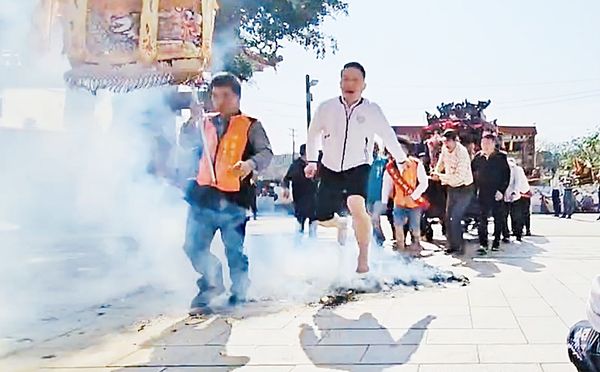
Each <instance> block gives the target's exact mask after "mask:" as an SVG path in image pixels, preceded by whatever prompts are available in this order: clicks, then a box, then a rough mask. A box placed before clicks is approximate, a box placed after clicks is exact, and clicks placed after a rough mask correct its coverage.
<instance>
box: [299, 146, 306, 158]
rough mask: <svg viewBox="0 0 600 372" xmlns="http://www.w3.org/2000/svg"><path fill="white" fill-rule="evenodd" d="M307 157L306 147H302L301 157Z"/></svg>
mask: <svg viewBox="0 0 600 372" xmlns="http://www.w3.org/2000/svg"><path fill="white" fill-rule="evenodd" d="M304 155H306V145H300V156H304Z"/></svg>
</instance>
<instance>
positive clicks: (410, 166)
mask: <svg viewBox="0 0 600 372" xmlns="http://www.w3.org/2000/svg"><path fill="white" fill-rule="evenodd" d="M399 141H400V143H401V144H402V149H403V150H404V152H406V153H407V154H411V153H412V151H411V150H410V148H411V147H412V146H413V144H412V143H411V141H410V140H409V139H407V138H404V137H401V138H400V139H399ZM391 166H392V167H393V166H394V164H393V163H392V164H391ZM397 175H398V179H397V180H394V178H393V175H392V174H391V173H390V171H387V172H385V174H384V175H383V185H382V192H381V198H382V203H383V202H386V201H387V200H388V199H389V198H390V195H392V193H393V199H394V225H395V231H396V236H395V238H396V249H397V250H399V251H403V250H405V249H406V246H405V242H406V241H405V236H404V226H405V225H406V224H408V230H409V232H410V236H411V245H410V250H411V251H412V253H413V254H415V255H417V254H420V252H421V251H422V250H423V247H421V215H422V213H423V205H422V203H423V193H425V191H426V190H427V187H429V177H428V176H427V171H426V170H425V166H424V165H423V162H421V160H419V159H418V158H416V157H413V156H409V157H408V161H407V162H406V165H405V166H404V167H403V169H401V170H399V172H398V174H397Z"/></svg>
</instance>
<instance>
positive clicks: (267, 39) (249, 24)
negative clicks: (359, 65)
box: [214, 0, 348, 80]
mask: <svg viewBox="0 0 600 372" xmlns="http://www.w3.org/2000/svg"><path fill="white" fill-rule="evenodd" d="M219 5H220V10H219V13H218V14H217V19H216V24H215V26H216V30H215V40H214V43H215V51H216V52H217V53H216V58H219V59H221V61H219V62H220V63H221V64H222V67H223V68H224V69H225V70H226V71H230V72H232V73H234V74H236V75H238V76H239V77H240V78H241V79H243V80H248V79H249V78H250V77H251V76H252V73H253V72H254V71H255V70H258V69H261V68H263V67H264V66H275V65H276V64H277V63H279V62H281V61H282V57H281V55H280V51H281V43H282V42H283V41H285V40H288V41H292V42H296V43H298V44H300V45H302V46H303V47H304V48H306V49H307V50H312V51H314V52H315V54H316V56H317V57H318V58H323V57H324V56H325V55H326V53H327V52H328V51H331V52H335V51H336V50H337V45H336V41H335V38H333V37H332V36H331V35H328V34H326V33H324V32H323V31H322V30H321V25H322V24H323V21H325V20H326V19H327V18H328V17H335V16H336V15H340V14H341V15H346V14H347V13H348V4H347V3H346V1H344V0H220V1H219Z"/></svg>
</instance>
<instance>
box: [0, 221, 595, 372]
mask: <svg viewBox="0 0 600 372" xmlns="http://www.w3.org/2000/svg"><path fill="white" fill-rule="evenodd" d="M596 217H597V216H596V215H576V216H575V217H574V219H573V220H564V219H556V218H554V217H551V216H534V217H533V219H532V229H533V233H534V236H532V237H526V238H525V239H524V242H523V243H521V244H519V243H516V242H515V243H511V244H510V245H505V246H504V247H503V249H502V250H501V251H500V252H496V253H493V254H491V255H489V256H487V257H485V258H478V257H477V258H473V256H474V254H473V253H471V252H469V253H468V254H467V255H465V257H461V258H460V259H459V258H453V257H449V256H445V255H443V254H442V253H441V252H439V251H436V252H435V253H434V254H433V256H432V257H429V258H427V261H428V263H430V264H432V265H435V266H440V267H442V268H444V269H449V270H452V271H454V272H455V273H458V274H464V275H466V276H467V277H469V278H470V280H471V284H470V285H469V286H466V287H459V286H447V287H427V288H418V289H419V290H418V291H417V290H415V289H413V288H406V289H404V290H400V291H396V292H393V293H383V294H371V295H362V296H361V297H360V298H359V299H358V301H355V302H350V303H347V304H344V305H341V306H339V307H337V308H334V309H323V308H322V307H320V306H318V305H302V304H279V306H275V305H271V306H269V307H261V306H260V304H255V305H251V306H250V307H249V308H248V309H246V310H240V311H238V312H236V313H234V314H230V316H212V317H209V318H207V319H203V320H194V321H190V320H186V319H185V314H184V313H180V314H169V316H166V315H165V316H163V317H159V318H157V319H153V320H151V321H148V322H146V323H139V322H138V323H135V322H136V321H139V320H140V319H136V318H132V319H129V321H130V323H129V324H134V323H135V325H133V326H129V327H123V328H120V330H119V331H111V332H107V331H104V332H103V331H102V329H101V327H100V326H98V322H97V321H96V322H95V323H94V322H91V323H89V324H88V325H87V326H86V327H83V328H82V329H83V330H87V329H90V327H92V328H93V327H94V326H96V328H98V329H95V332H92V334H93V335H94V339H93V342H90V340H89V338H88V339H87V342H82V343H79V344H78V343H77V342H73V340H69V339H70V338H74V339H75V340H77V337H76V335H74V334H72V333H68V332H67V333H65V335H64V336H62V337H57V338H54V339H53V340H51V341H49V342H48V343H41V344H38V345H36V347H35V348H30V349H28V350H26V351H24V352H22V353H16V354H12V355H10V356H8V357H6V358H5V359H4V361H2V362H0V370H2V371H5V370H6V371H14V370H19V369H24V370H27V369H30V370H39V369H42V370H44V368H46V369H47V370H65V371H66V370H68V371H109V370H121V369H123V370H125V371H157V372H158V371H234V370H235V371H238V370H239V371H267V372H270V371H286V372H289V371H313V370H314V371H317V370H318V371H327V370H331V371H410V372H416V371H419V372H433V371H440V372H442V371H443V372H448V371H450V372H452V371H457V372H458V371H460V372H464V371H466V372H470V371H490V372H496V371H507V372H508V371H510V372H513V371H514V372H521V371H537V372H542V371H543V372H559V371H574V370H575V369H574V368H572V367H571V366H570V365H569V363H568V357H567V352H566V346H565V339H566V335H567V331H568V328H569V326H571V325H572V324H573V323H575V322H577V321H579V320H581V319H583V318H584V317H585V301H586V299H587V296H588V291H589V288H590V283H591V280H592V278H593V277H594V276H595V275H597V274H598V273H600V244H599V243H600V229H599V228H598V227H600V222H596V221H595V219H596ZM293 228H294V226H293V222H292V220H290V219H283V218H280V217H267V218H264V219H260V220H259V221H257V222H253V223H252V225H251V226H250V234H252V235H262V236H263V237H264V236H269V234H273V233H275V232H277V233H286V234H290V236H292V235H291V234H292V231H293ZM332 234H333V232H327V233H325V234H323V235H321V236H320V239H323V241H324V242H327V243H326V245H328V246H329V245H330V244H331V240H333V235H332ZM427 248H428V249H430V250H433V249H434V247H433V246H431V245H428V246H427ZM476 248H477V247H476V246H475V245H471V246H470V247H469V250H470V251H474V250H475V249H476ZM331 269H332V270H335V269H336V268H335V267H332V268H331ZM150 292H151V291H150ZM150 296H152V297H155V298H153V299H152V301H159V302H160V300H161V298H160V296H161V295H160V294H151V295H150ZM157 296H158V297H159V298H158V299H157V298H156V297H157ZM167 298H168V297H165V300H166V299H167ZM142 301H144V300H143V299H142ZM108 312H109V311H108ZM114 313H118V312H114ZM128 314H130V316H133V317H135V316H136V313H135V312H130V313H128ZM108 315H110V314H108ZM171 315H173V316H171Z"/></svg>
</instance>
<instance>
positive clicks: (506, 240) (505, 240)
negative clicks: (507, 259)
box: [502, 238, 510, 243]
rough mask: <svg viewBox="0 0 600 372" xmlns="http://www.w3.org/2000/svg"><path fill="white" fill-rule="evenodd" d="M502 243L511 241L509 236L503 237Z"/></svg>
mask: <svg viewBox="0 0 600 372" xmlns="http://www.w3.org/2000/svg"><path fill="white" fill-rule="evenodd" d="M502 243H510V239H509V238H502Z"/></svg>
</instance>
